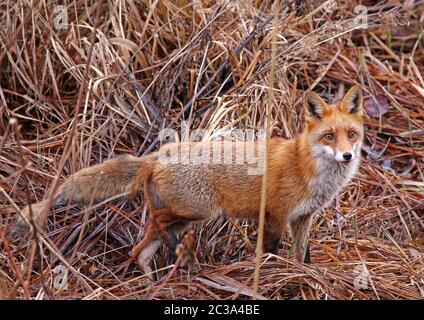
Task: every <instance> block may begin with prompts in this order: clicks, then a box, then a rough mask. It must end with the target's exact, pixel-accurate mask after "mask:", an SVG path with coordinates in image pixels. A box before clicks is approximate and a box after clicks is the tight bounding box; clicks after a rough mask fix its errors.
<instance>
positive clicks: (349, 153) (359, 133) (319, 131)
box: [304, 86, 364, 164]
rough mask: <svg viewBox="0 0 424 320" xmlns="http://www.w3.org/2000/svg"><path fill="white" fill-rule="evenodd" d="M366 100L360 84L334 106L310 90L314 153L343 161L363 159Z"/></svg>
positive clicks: (310, 131)
mask: <svg viewBox="0 0 424 320" xmlns="http://www.w3.org/2000/svg"><path fill="white" fill-rule="evenodd" d="M362 101H363V96H362V91H361V89H360V87H359V86H353V87H352V88H350V90H349V91H348V92H347V93H346V95H345V96H344V97H343V99H342V101H341V103H340V104H339V105H338V106H334V107H333V106H329V105H328V104H327V103H326V102H325V101H324V100H322V99H321V97H319V96H318V95H317V94H316V93H313V92H308V93H306V95H305V100H304V105H305V110H306V132H307V137H308V140H309V145H310V147H311V152H312V154H313V155H314V156H316V157H320V158H325V159H328V160H329V161H337V162H338V163H342V164H348V163H351V162H352V161H353V160H355V159H356V160H357V159H359V157H360V152H361V145H362V139H363V135H364V130H363V119H362V117H363V106H362ZM355 162H356V161H355Z"/></svg>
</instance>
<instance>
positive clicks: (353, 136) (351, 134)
mask: <svg viewBox="0 0 424 320" xmlns="http://www.w3.org/2000/svg"><path fill="white" fill-rule="evenodd" d="M357 135H358V133H356V131H354V130H350V131H349V138H350V139H353V138H355V137H356V136H357Z"/></svg>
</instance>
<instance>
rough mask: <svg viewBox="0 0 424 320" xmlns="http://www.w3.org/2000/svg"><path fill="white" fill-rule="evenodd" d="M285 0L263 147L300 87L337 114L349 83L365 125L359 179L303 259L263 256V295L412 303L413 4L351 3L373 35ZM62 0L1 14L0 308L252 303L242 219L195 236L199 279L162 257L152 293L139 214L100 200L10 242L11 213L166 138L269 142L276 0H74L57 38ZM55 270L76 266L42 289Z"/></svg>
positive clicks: (417, 255)
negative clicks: (188, 131) (224, 136)
mask: <svg viewBox="0 0 424 320" xmlns="http://www.w3.org/2000/svg"><path fill="white" fill-rule="evenodd" d="M280 2H281V4H282V5H281V14H280V17H279V18H280V19H279V25H278V43H277V50H278V54H277V59H276V69H277V72H276V81H275V82H274V90H273V95H274V97H275V101H276V103H275V104H273V108H272V118H273V136H281V137H292V136H293V135H295V134H296V133H297V132H299V131H300V130H301V127H302V116H303V115H302V100H301V98H302V94H303V92H305V91H307V90H314V91H316V92H319V93H320V94H322V95H324V96H325V97H326V98H327V99H329V100H332V99H333V98H337V97H338V95H337V92H338V90H339V88H341V89H343V87H340V85H342V84H343V85H345V86H346V87H349V86H350V85H352V84H354V83H359V84H361V85H362V87H363V89H364V92H365V96H366V99H367V111H368V116H367V117H366V138H365V143H364V150H363V162H362V166H361V170H360V173H359V174H358V176H357V177H356V178H355V179H354V181H353V182H352V183H351V184H350V186H349V187H348V188H346V190H344V191H343V193H342V194H341V195H340V196H339V197H338V199H337V200H336V201H335V202H334V204H333V205H332V206H331V207H330V208H328V209H327V210H325V211H324V212H323V213H322V214H320V215H319V216H318V217H317V218H316V219H315V223H314V227H313V232H312V234H311V239H312V252H311V253H312V260H313V262H314V263H313V264H310V265H304V264H300V263H296V262H293V261H292V260H291V259H287V258H286V257H287V252H288V248H289V244H288V243H287V237H285V238H284V239H285V241H286V242H284V243H283V246H282V248H281V250H280V257H278V258H277V259H276V260H268V259H267V260H263V263H262V265H261V270H260V277H259V294H260V295H259V296H258V297H259V298H270V299H422V298H423V297H424V271H423V270H424V262H423V250H424V192H423V190H424V183H423V177H424V161H423V159H424V148H423V146H424V80H423V78H424V48H423V44H424V40H423V35H424V33H423V31H422V30H423V23H424V9H423V1H419V0H415V1H414V0H411V1H362V3H363V4H365V5H366V6H367V8H368V24H369V25H368V28H367V29H357V28H356V29H355V25H354V24H353V22H354V19H355V16H356V15H355V13H354V6H355V5H356V4H358V3H356V1H337V6H336V7H333V8H332V9H333V10H331V9H330V10H326V8H327V9H328V6H326V4H329V3H330V1H309V3H310V4H309V5H308V6H306V7H303V8H300V7H296V6H295V2H296V3H299V2H300V1H280ZM287 2H290V4H287ZM305 2H306V1H305ZM56 3H58V4H59V3H62V1H45V0H41V1H32V2H31V1H26V0H16V1H3V2H2V3H1V4H0V26H1V29H0V47H1V50H0V71H1V74H0V133H1V134H2V136H3V138H2V139H1V141H0V239H1V247H0V298H15V297H16V298H19V299H23V298H24V299H59V298H60V299H80V298H84V299H126V298H152V297H153V298H155V299H164V298H170V299H234V298H242V299H245V298H249V297H251V296H252V295H253V271H254V267H255V263H254V260H255V259H254V257H255V255H254V244H255V242H256V234H257V225H255V224H253V223H252V222H251V221H228V220H227V221H224V220H219V221H211V222H209V223H207V224H204V225H203V228H199V226H196V228H195V230H196V236H197V241H198V251H197V259H198V260H199V263H200V266H201V270H200V271H199V272H197V273H195V272H189V271H188V270H187V269H185V268H180V267H175V266H174V265H172V263H173V261H174V260H173V259H172V257H170V255H169V254H168V251H167V250H164V249H162V250H161V253H162V254H158V255H156V258H155V263H156V266H157V268H158V269H159V270H161V271H159V273H160V275H161V276H166V280H165V281H164V282H162V283H161V285H158V284H157V283H156V284H153V285H151V284H149V283H148V282H147V280H146V276H145V275H144V274H143V273H141V272H140V271H139V270H138V269H137V268H136V266H135V265H133V264H127V263H125V262H126V261H127V259H128V254H129V252H130V250H131V248H132V246H133V244H134V242H136V240H137V238H138V237H139V236H141V235H142V232H143V222H144V221H145V212H143V204H142V203H141V202H137V203H125V202H110V203H108V204H106V205H104V206H101V207H99V208H97V209H96V210H95V212H96V214H95V215H94V214H87V213H88V212H87V210H86V208H81V207H77V206H72V205H69V206H67V207H62V208H57V209H56V211H55V213H54V215H52V216H51V218H50V219H49V223H48V228H47V231H46V233H45V235H34V237H33V240H32V241H27V242H19V241H15V240H12V239H11V238H10V237H8V236H7V233H8V230H9V229H10V226H11V223H12V221H13V218H14V216H15V215H16V208H17V207H23V206H24V205H25V204H26V203H27V202H28V201H31V202H33V201H37V200H41V199H42V198H43V197H44V196H45V194H46V193H47V191H48V190H49V188H50V187H52V185H54V181H55V179H58V181H59V182H60V181H61V180H62V179H64V178H65V177H66V176H68V175H69V174H71V173H72V172H75V171H76V170H78V169H80V168H83V167H86V166H89V165H91V164H94V163H99V162H101V161H103V160H105V159H107V158H110V157H113V156H116V155H119V154H123V153H131V154H134V155H142V154H144V153H145V152H148V151H150V150H154V149H155V148H157V147H158V141H157V132H158V131H159V130H160V129H161V128H164V127H168V128H174V129H177V130H179V129H180V127H181V123H182V121H183V120H185V121H189V124H190V126H191V128H206V129H208V130H209V131H210V132H213V131H215V130H217V129H218V128H225V129H231V128H255V129H258V128H263V126H264V124H265V118H266V106H267V103H268V91H267V90H268V84H269V73H270V67H271V63H270V58H271V40H272V30H273V28H274V26H273V8H272V6H271V3H272V1H242V0H238V1H216V2H215V1H198V0H197V1H195V0H193V1H189V0H175V1H170V0H159V1H157V0H151V1H141V2H138V1H133V0H124V1H103V2H101V1H77V0H69V1H67V2H66V3H67V9H68V22H69V25H68V26H66V28H64V29H57V28H55V25H54V19H55V11H54V7H55V5H56ZM302 3H304V2H303V1H302ZM400 3H402V5H400ZM375 98H378V99H379V100H378V101H380V103H381V105H382V107H383V108H379V107H378V106H379V105H378V104H376V103H375V102H374V99H375ZM384 106H389V108H388V110H387V112H385V111H386V110H385V108H384ZM373 108H374V109H377V112H376V114H372V111H373ZM374 111H375V110H374ZM380 111H382V113H384V114H383V115H381V116H380V115H379V114H378V113H379V112H380ZM374 113H375V112H374ZM12 117H13V118H16V119H17V120H18V126H16V125H9V120H10V119H11V118H12ZM140 221H141V222H140ZM58 266H66V267H67V268H69V270H70V271H69V274H68V286H67V287H66V288H64V289H61V290H58V289H56V288H55V287H54V286H53V285H52V275H54V274H55V272H54V271H53V269H54V268H56V269H55V270H58V269H57V268H58ZM170 270H171V273H169V272H170ZM59 274H61V273H60V272H59ZM364 275H365V276H364ZM366 275H368V276H366ZM362 276H364V277H362ZM362 278H364V279H366V280H367V282H366V283H362V282H361V281H360V280H361V279H362Z"/></svg>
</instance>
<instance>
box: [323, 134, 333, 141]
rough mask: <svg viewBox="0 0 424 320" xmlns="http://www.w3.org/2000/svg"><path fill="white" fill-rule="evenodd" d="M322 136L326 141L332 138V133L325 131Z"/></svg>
mask: <svg viewBox="0 0 424 320" xmlns="http://www.w3.org/2000/svg"><path fill="white" fill-rule="evenodd" d="M324 138H325V139H326V140H328V141H332V140H333V139H334V134H332V133H327V134H326V135H325V136H324Z"/></svg>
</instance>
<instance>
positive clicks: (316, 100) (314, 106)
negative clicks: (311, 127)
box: [304, 92, 330, 120]
mask: <svg viewBox="0 0 424 320" xmlns="http://www.w3.org/2000/svg"><path fill="white" fill-rule="evenodd" d="M304 105H305V111H306V119H307V120H321V119H322V118H323V116H324V115H325V114H326V113H327V112H328V111H329V109H330V108H329V106H328V105H327V104H326V103H325V101H324V100H322V99H321V97H320V96H319V95H317V94H316V93H315V92H307V93H306V94H305V98H304Z"/></svg>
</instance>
